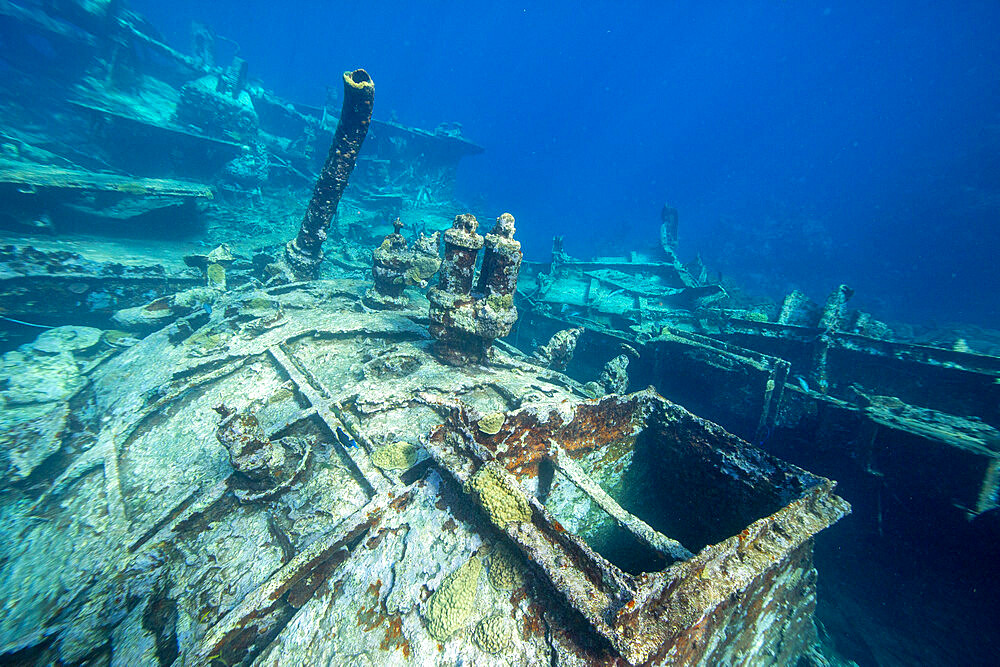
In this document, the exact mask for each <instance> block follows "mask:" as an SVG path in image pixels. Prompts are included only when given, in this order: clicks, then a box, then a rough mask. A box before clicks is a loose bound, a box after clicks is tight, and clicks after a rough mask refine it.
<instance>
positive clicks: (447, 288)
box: [427, 213, 522, 366]
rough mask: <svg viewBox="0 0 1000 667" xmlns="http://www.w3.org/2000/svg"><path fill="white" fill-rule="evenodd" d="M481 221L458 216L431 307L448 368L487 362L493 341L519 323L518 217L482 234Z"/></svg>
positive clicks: (448, 234)
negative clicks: (479, 259) (476, 276)
mask: <svg viewBox="0 0 1000 667" xmlns="http://www.w3.org/2000/svg"><path fill="white" fill-rule="evenodd" d="M478 227H479V222H478V221H477V220H476V218H475V216H473V215H470V214H464V215H459V216H456V217H455V221H454V223H453V224H452V228H451V229H449V230H448V231H446V232H445V234H444V249H445V250H444V255H445V256H444V261H443V262H442V264H441V275H440V278H439V280H438V284H437V287H435V288H432V289H431V290H430V292H429V293H428V294H427V297H428V299H429V300H430V302H431V307H430V318H431V325H430V332H431V335H432V336H434V338H435V339H436V340H437V343H436V344H435V346H434V351H435V354H436V355H437V357H438V358H439V359H440V360H441V361H443V362H444V363H447V364H451V365H454V366H460V365H464V364H468V363H484V362H486V361H487V360H488V359H489V353H490V349H491V348H492V346H493V341H494V340H496V339H497V338H501V337H503V336H506V335H507V334H508V333H510V330H511V327H513V326H514V322H516V321H517V309H516V308H515V307H514V291H515V290H516V288H517V274H518V271H519V269H520V266H521V257H522V253H521V244H520V243H519V242H518V241H515V240H514V216H512V215H511V214H510V213H504V214H503V215H502V216H500V217H499V218H497V223H496V226H495V227H494V228H493V231H492V232H490V233H489V234H487V235H486V238H485V239H483V237H482V236H480V235H479V234H477V233H476V229H477V228H478ZM484 244H485V246H486V251H485V254H484V255H483V266H482V269H481V271H480V274H479V280H478V282H476V290H475V293H473V291H472V286H473V282H474V281H473V278H474V274H475V270H476V256H477V255H478V253H479V249H480V248H482V247H483V245H484Z"/></svg>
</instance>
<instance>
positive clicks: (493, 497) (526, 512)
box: [465, 461, 531, 529]
mask: <svg viewBox="0 0 1000 667" xmlns="http://www.w3.org/2000/svg"><path fill="white" fill-rule="evenodd" d="M516 487H517V483H516V482H515V481H513V478H511V476H510V473H508V472H507V471H506V470H504V469H503V468H502V467H500V465H499V464H498V463H496V462H495V461H490V462H488V463H486V464H485V465H484V466H483V467H482V468H480V469H479V470H478V471H477V472H476V474H475V475H473V476H472V477H471V478H470V479H469V481H468V482H466V483H465V491H466V493H472V492H475V493H476V495H477V496H478V497H479V504H480V505H482V506H483V509H485V510H486V513H487V514H488V515H489V517H490V521H492V522H493V524H494V525H495V526H497V527H498V528H500V529H504V528H506V527H507V524H508V523H511V522H523V521H530V520H531V507H530V506H529V505H528V501H527V500H526V499H525V497H524V493H523V492H522V491H521V490H520V489H518V488H516Z"/></svg>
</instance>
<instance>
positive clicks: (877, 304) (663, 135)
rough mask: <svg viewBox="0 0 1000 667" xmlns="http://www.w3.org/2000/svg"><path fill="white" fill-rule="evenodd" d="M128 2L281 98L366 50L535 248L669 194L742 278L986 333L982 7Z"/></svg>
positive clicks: (989, 116) (655, 206) (998, 131)
mask: <svg viewBox="0 0 1000 667" xmlns="http://www.w3.org/2000/svg"><path fill="white" fill-rule="evenodd" d="M131 4H132V7H133V8H135V9H136V10H138V11H140V12H141V13H143V14H144V15H146V16H147V17H148V18H150V19H151V20H152V22H153V23H154V24H155V25H156V26H158V27H159V28H160V29H161V31H162V32H163V33H164V35H165V37H166V39H167V40H168V41H169V42H170V43H172V44H175V45H176V46H178V47H180V48H181V49H182V50H185V51H186V50H188V44H189V41H190V38H189V24H190V21H191V20H192V19H199V20H202V21H204V22H206V23H208V24H210V25H211V26H212V27H213V28H214V29H215V30H216V32H217V33H218V34H219V35H223V36H226V37H228V38H231V39H233V40H235V41H237V42H238V43H239V44H240V47H241V55H242V56H243V57H244V58H246V59H247V60H248V61H249V63H250V71H251V75H252V76H257V77H260V78H261V79H262V80H263V81H264V82H265V85H266V86H267V87H269V88H272V89H274V90H275V91H276V92H277V93H279V94H281V95H283V96H286V97H288V98H291V99H293V100H296V101H300V102H306V103H312V104H317V105H318V104H320V103H321V102H322V101H323V98H324V90H325V86H326V85H327V84H331V83H332V84H334V85H338V86H339V83H338V77H339V74H340V72H342V71H343V70H345V69H353V68H355V67H359V66H361V67H365V68H366V69H367V70H368V71H369V72H370V73H371V74H372V77H373V78H374V80H375V82H376V105H375V115H376V117H379V118H383V119H387V118H389V115H390V113H392V112H395V113H396V114H397V116H398V118H399V120H400V121H402V122H404V123H408V124H413V125H417V126H420V127H425V128H431V129H432V128H433V127H435V126H436V125H437V124H438V123H439V122H441V121H445V120H448V121H452V120H454V121H459V122H461V123H462V125H463V126H464V133H465V135H466V136H467V137H468V138H470V139H472V140H473V141H476V142H477V143H480V144H482V145H483V146H484V147H485V148H486V153H485V154H484V155H482V156H479V157H476V158H472V159H469V160H468V161H467V162H466V163H465V164H464V166H463V169H462V176H461V183H460V195H462V196H464V197H465V198H467V199H470V200H471V199H473V198H475V197H478V196H484V197H485V198H486V201H487V203H488V205H487V207H486V208H487V209H488V210H491V211H495V212H499V211H500V210H510V211H511V212H513V213H514V214H515V216H516V217H517V219H518V229H519V232H518V234H519V237H520V238H521V239H522V241H523V242H524V244H525V250H526V252H527V253H528V255H529V257H534V258H545V257H547V255H548V250H549V247H550V241H551V237H552V235H553V234H557V233H558V234H565V235H566V236H567V242H566V245H567V249H568V250H569V251H570V252H571V253H572V254H575V255H590V254H594V253H597V254H601V253H608V252H614V251H621V250H623V249H624V248H626V247H627V246H631V247H637V246H640V245H649V244H651V243H653V242H654V241H655V239H656V233H657V226H658V224H659V210H660V207H661V205H662V203H663V202H664V201H669V202H670V203H672V204H673V205H675V206H677V207H678V209H679V210H680V214H681V225H682V227H681V243H682V248H681V251H682V255H686V256H693V254H694V253H695V252H700V253H701V254H702V256H703V257H704V258H705V261H706V263H707V264H709V265H710V266H712V267H715V268H719V269H721V270H723V271H724V272H726V273H727V274H729V275H732V276H733V277H735V278H737V279H738V280H740V281H742V282H745V283H746V284H747V285H749V286H751V287H760V288H767V289H770V290H773V291H775V292H781V291H784V290H787V289H790V288H791V287H793V286H797V287H801V288H804V289H805V290H806V291H807V292H808V293H809V294H810V295H811V296H813V297H814V298H815V299H817V300H822V299H823V298H824V297H825V295H826V293H827V292H828V291H829V289H830V288H831V287H833V286H834V284H835V283H836V282H847V283H848V284H851V285H852V286H854V287H855V288H857V289H858V296H857V297H856V303H857V305H859V306H863V307H868V308H871V309H873V310H874V311H875V312H876V314H877V315H880V316H883V317H889V318H897V319H906V320H910V321H916V322H920V321H928V320H935V321H938V322H943V321H966V322H975V323H979V324H984V325H988V326H993V327H1000V297H998V290H1000V270H998V268H997V259H996V254H997V250H998V247H1000V243H998V241H1000V232H998V229H997V225H998V223H1000V37H998V36H1000V3H997V2H995V1H993V2H920V1H908V2H901V1H898V0H888V1H882V2H870V1H869V2H855V3H818V4H817V3H812V2H790V1H789V2H745V1H744V2H731V3H726V2H715V3H704V2H670V3H668V2H648V3H645V2H634V3H628V2H616V3H612V2H583V3H581V2H550V3H532V5H542V6H532V7H520V6H517V5H512V4H509V3H496V2H482V1H481V0H480V1H473V0H469V1H466V2H445V1H437V2H425V3H418V2H412V3H402V2H399V3H386V2H381V3H380V2H365V3H361V2H357V3H328V2H317V1H312V2H288V3H276V2H273V0H272V1H270V2H264V1H262V0H241V1H240V2H236V1H235V0H230V1H227V2H216V3H205V2H203V1H195V0H174V1H172V2H170V3H164V2H159V1H156V2H154V1H152V0H142V1H139V0H133V2H132V3H131ZM487 224H488V223H487ZM776 296H780V295H778V294H776Z"/></svg>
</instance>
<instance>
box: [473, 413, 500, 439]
mask: <svg viewBox="0 0 1000 667" xmlns="http://www.w3.org/2000/svg"><path fill="white" fill-rule="evenodd" d="M506 419H507V416H506V415H505V414H504V413H502V412H491V413H490V414H488V415H486V416H485V417H483V418H482V419H480V420H479V421H478V422H477V423H476V426H478V427H479V430H480V431H481V432H483V433H485V434H486V435H496V434H497V433H499V432H500V427H501V426H503V423H504V421H505V420H506Z"/></svg>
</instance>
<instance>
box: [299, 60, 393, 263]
mask: <svg viewBox="0 0 1000 667" xmlns="http://www.w3.org/2000/svg"><path fill="white" fill-rule="evenodd" d="M374 103H375V84H374V83H373V82H372V79H371V77H370V76H368V72H366V71H364V70H363V69H357V70H354V71H353V72H344V106H343V108H342V109H341V112H340V121H339V122H338V123H337V131H336V133H335V134H334V136H333V143H332V144H330V152H329V154H328V155H327V158H326V163H325V164H324V165H323V170H322V171H321V172H320V175H319V178H317V179H316V185H315V187H314V188H313V195H312V199H311V200H310V202H309V207H308V208H307V209H306V214H305V216H304V217H303V218H302V224H301V226H300V227H299V233H298V236H296V237H295V239H293V240H292V241H289V242H288V243H287V244H286V246H285V260H286V263H287V265H288V269H289V270H290V271H291V273H292V274H293V276H294V278H296V279H298V280H308V279H311V278H315V277H316V273H317V271H318V269H319V264H320V262H321V261H322V259H323V248H322V246H323V241H325V240H326V237H327V233H328V230H329V228H330V222H331V220H332V219H333V216H334V214H335V213H336V212H337V206H338V204H340V198H341V196H342V195H343V194H344V189H345V188H346V187H347V181H348V180H349V179H350V176H351V172H352V171H354V164H355V162H357V159H358V152H359V151H360V150H361V145H362V144H363V143H364V140H365V137H366V136H367V135H368V126H369V125H370V124H371V119H372V106H373V105H374Z"/></svg>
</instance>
